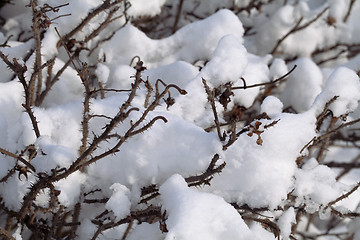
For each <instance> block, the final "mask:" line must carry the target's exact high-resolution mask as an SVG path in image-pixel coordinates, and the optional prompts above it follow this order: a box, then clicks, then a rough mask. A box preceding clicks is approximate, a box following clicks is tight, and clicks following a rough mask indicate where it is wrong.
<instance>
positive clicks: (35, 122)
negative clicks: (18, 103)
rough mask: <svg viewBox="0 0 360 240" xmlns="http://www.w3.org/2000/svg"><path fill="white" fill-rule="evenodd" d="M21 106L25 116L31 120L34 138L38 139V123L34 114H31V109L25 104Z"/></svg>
mask: <svg viewBox="0 0 360 240" xmlns="http://www.w3.org/2000/svg"><path fill="white" fill-rule="evenodd" d="M22 106H23V107H24V108H25V110H26V112H27V114H28V115H29V117H30V120H31V123H32V125H33V128H34V132H35V135H36V137H37V138H39V137H40V135H41V134H40V130H39V126H38V122H37V121H36V117H35V116H34V113H33V111H32V109H31V108H30V107H29V106H28V105H26V104H22Z"/></svg>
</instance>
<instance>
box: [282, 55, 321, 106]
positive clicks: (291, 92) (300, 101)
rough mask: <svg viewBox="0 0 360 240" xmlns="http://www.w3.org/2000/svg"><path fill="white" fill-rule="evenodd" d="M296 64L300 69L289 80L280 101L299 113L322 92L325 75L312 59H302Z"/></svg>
mask: <svg viewBox="0 0 360 240" xmlns="http://www.w3.org/2000/svg"><path fill="white" fill-rule="evenodd" d="M294 64H296V65H297V66H298V67H297V68H296V69H295V70H294V72H293V73H292V74H291V76H289V78H288V79H287V81H286V87H285V90H284V93H283V94H282V95H281V96H280V99H281V101H282V102H283V103H284V105H285V106H286V107H288V106H292V107H293V108H294V109H295V110H296V111H297V112H303V111H305V110H308V109H309V108H310V106H311V105H312V104H313V102H314V100H315V98H316V96H317V95H318V94H319V93H320V92H321V88H322V84H323V75H322V73H321V71H320V69H319V67H318V66H317V65H316V64H315V63H314V62H313V61H312V60H311V59H308V58H300V59H298V60H297V61H296V62H295V63H294Z"/></svg>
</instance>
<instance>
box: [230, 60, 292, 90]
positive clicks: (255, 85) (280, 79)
mask: <svg viewBox="0 0 360 240" xmlns="http://www.w3.org/2000/svg"><path fill="white" fill-rule="evenodd" d="M296 67H297V65H296V64H295V65H294V66H293V67H292V69H291V70H290V71H289V72H287V73H286V74H284V75H283V76H281V77H279V78H277V79H275V80H272V81H270V82H265V83H257V84H253V85H246V82H245V80H244V79H243V78H242V81H243V82H244V86H240V87H232V88H231V90H237V89H248V88H253V87H261V86H266V85H272V84H276V83H278V82H282V81H284V80H285V79H286V78H287V77H288V76H289V75H290V74H291V73H292V72H293V71H294V70H295V68H296Z"/></svg>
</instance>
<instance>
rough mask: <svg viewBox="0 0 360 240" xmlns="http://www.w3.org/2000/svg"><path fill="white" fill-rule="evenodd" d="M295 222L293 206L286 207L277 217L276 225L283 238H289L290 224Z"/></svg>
mask: <svg viewBox="0 0 360 240" xmlns="http://www.w3.org/2000/svg"><path fill="white" fill-rule="evenodd" d="M294 223H296V216H295V211H294V208H293V207H291V208H289V209H287V210H286V211H285V212H284V213H283V214H282V215H281V216H280V218H279V220H278V225H279V228H280V234H281V236H282V237H283V239H290V238H289V237H290V234H291V226H292V224H294Z"/></svg>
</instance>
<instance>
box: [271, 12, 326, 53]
mask: <svg viewBox="0 0 360 240" xmlns="http://www.w3.org/2000/svg"><path fill="white" fill-rule="evenodd" d="M328 9H329V8H328V7H327V8H325V9H324V10H322V11H321V12H320V13H319V14H318V15H317V16H316V17H314V18H313V19H312V20H310V21H309V22H307V23H305V24H304V25H302V26H300V24H301V22H302V21H303V20H304V19H303V18H302V17H301V18H300V19H299V20H298V21H297V22H296V24H295V26H294V27H293V28H291V29H290V31H289V32H287V33H286V34H285V35H284V36H283V37H282V38H280V39H279V40H278V41H277V42H276V45H275V47H274V48H273V49H272V51H271V52H270V54H271V55H273V54H274V53H276V51H277V49H278V48H279V46H280V44H281V43H282V42H283V41H285V39H286V38H287V37H289V36H290V35H291V34H293V33H295V32H298V31H301V30H303V29H305V28H307V27H308V26H309V25H310V24H312V23H314V22H315V21H316V20H318V19H319V18H320V17H321V16H322V15H323V14H324V13H325V12H326V11H327V10H328Z"/></svg>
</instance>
